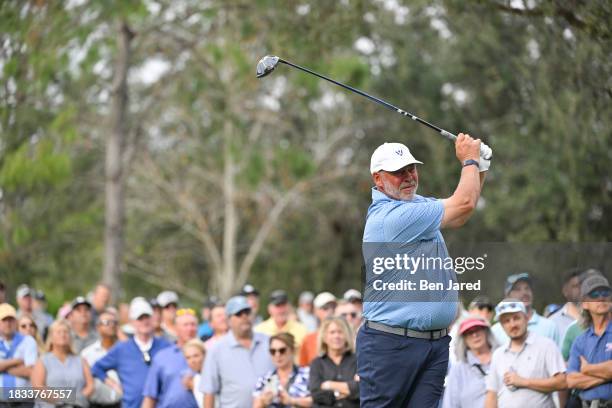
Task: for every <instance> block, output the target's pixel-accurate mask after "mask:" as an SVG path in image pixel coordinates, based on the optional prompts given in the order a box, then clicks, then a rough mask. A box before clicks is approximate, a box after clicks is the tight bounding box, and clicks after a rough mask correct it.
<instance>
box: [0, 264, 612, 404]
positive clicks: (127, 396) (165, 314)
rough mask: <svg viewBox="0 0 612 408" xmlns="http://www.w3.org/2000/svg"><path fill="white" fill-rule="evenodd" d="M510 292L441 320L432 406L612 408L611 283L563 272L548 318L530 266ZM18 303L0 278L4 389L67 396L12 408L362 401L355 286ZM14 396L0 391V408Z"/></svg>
mask: <svg viewBox="0 0 612 408" xmlns="http://www.w3.org/2000/svg"><path fill="white" fill-rule="evenodd" d="M504 290H505V291H504V293H505V298H504V299H502V300H501V301H500V302H492V301H491V300H490V298H488V297H487V296H477V297H476V298H474V299H473V300H472V301H471V302H470V303H469V304H468V306H467V308H466V309H463V308H462V309H461V313H460V315H459V316H458V317H457V319H456V321H455V323H454V324H453V326H452V327H451V328H449V329H450V330H449V332H450V335H451V337H452V340H451V344H450V355H449V365H448V373H447V377H446V382H445V392H444V395H443V398H442V400H441V401H440V406H442V407H444V408H451V407H455V408H456V407H470V408H472V407H487V408H494V407H500V408H504V407H516V406H521V407H555V406H557V407H558V406H561V407H565V406H567V407H572V408H573V407H581V408H582V407H600V408H604V407H612V402H611V400H612V331H611V328H610V321H611V300H612V289H611V288H610V285H609V282H608V280H607V279H606V278H605V277H604V276H603V275H602V274H601V273H600V272H598V271H596V270H587V271H572V272H571V273H568V274H567V276H566V277H565V279H564V285H563V296H564V297H565V300H566V303H565V304H563V305H559V306H557V307H547V308H546V310H545V312H544V313H543V315H540V314H538V313H537V311H536V310H535V309H534V307H533V303H534V302H533V300H534V293H533V281H532V277H531V276H530V275H528V274H526V273H520V274H516V275H512V276H509V277H508V278H507V279H506V282H505V287H504ZM15 300H16V301H15V305H13V304H10V303H8V302H7V298H6V288H5V286H4V285H3V284H2V283H0V387H2V388H0V389H4V390H6V389H8V388H9V387H37V388H47V387H66V388H70V389H73V390H75V396H74V398H73V399H72V400H71V401H70V402H60V401H55V400H41V401H37V402H35V403H32V402H27V401H24V402H21V403H15V402H11V405H10V406H11V407H31V406H36V407H51V406H63V407H94V408H96V407H97V408H101V407H107V408H116V407H126V408H135V407H139V408H140V407H143V408H152V407H185V408H189V407H193V408H199V407H207V408H213V407H240V408H243V407H311V406H312V407H358V406H359V389H360V378H359V376H358V373H357V359H356V355H355V341H356V340H355V339H356V333H357V331H358V330H359V328H360V326H361V325H362V323H363V318H362V303H363V299H362V295H361V293H360V292H359V291H358V290H355V289H350V290H348V291H346V292H345V293H344V295H343V296H342V297H340V298H337V297H336V296H335V295H334V294H332V293H330V292H321V293H319V294H316V295H315V294H313V293H312V292H303V293H301V294H300V295H299V297H297V299H296V300H297V302H296V307H295V308H294V306H293V305H292V304H291V302H290V297H289V295H288V293H286V292H285V291H283V290H273V291H272V292H271V293H270V295H269V296H268V297H267V298H266V299H263V300H262V299H260V293H259V291H258V290H257V289H256V288H255V287H254V286H252V285H245V286H244V287H243V288H242V290H241V292H240V293H238V294H236V296H233V297H231V298H230V299H228V300H227V302H222V301H221V300H220V299H218V298H215V297H210V298H209V299H208V300H207V301H206V302H205V303H204V305H203V307H202V309H201V310H199V311H196V310H194V309H191V308H187V307H184V305H183V302H181V299H180V298H179V296H178V295H177V294H176V293H175V292H173V291H168V290H166V291H162V292H161V293H159V295H158V296H156V297H155V298H153V299H145V298H144V297H136V298H134V299H132V300H131V302H130V303H129V304H120V305H118V306H117V307H113V306H112V305H111V303H110V302H111V293H110V290H109V288H108V287H107V286H105V285H104V284H99V285H97V286H96V287H95V288H94V289H93V290H92V292H91V293H90V294H88V295H86V296H78V297H76V298H75V299H73V300H72V301H71V302H69V303H67V304H65V305H64V306H62V307H61V308H60V309H59V311H58V313H57V316H55V317H52V316H51V315H50V314H49V313H48V312H47V311H46V300H45V295H44V293H43V292H41V291H40V290H35V289H33V288H31V287H29V286H27V285H20V286H19V287H18V288H17V289H16V292H15ZM260 301H262V303H264V302H265V309H266V311H267V316H268V318H267V319H264V318H263V317H262V316H261V314H260ZM15 306H16V307H15ZM545 315H547V316H545ZM493 323H494V324H493ZM398 364H401V362H398ZM365 385H366V384H365V383H364V386H365ZM0 394H1V393H0ZM8 404H9V401H8V398H7V395H6V393H4V394H2V395H0V407H4V406H9V405H8Z"/></svg>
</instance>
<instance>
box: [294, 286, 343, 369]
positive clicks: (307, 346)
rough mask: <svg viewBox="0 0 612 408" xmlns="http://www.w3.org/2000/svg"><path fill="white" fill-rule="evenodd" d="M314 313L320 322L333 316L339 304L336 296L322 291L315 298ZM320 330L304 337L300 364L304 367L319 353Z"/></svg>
mask: <svg viewBox="0 0 612 408" xmlns="http://www.w3.org/2000/svg"><path fill="white" fill-rule="evenodd" d="M313 305H314V314H315V316H316V318H317V320H318V322H319V323H320V322H322V321H324V320H325V319H327V318H329V317H332V316H333V315H334V312H335V310H336V306H337V305H338V301H337V300H336V297H335V296H334V295H332V294H331V293H329V292H321V293H319V294H318V295H317V297H315V298H314V301H313ZM318 339H319V332H318V331H316V332H314V333H309V334H308V335H306V337H304V342H303V343H302V347H301V348H300V352H299V356H300V358H299V361H298V362H299V364H300V366H302V367H305V366H308V365H310V363H311V362H312V360H314V359H315V358H316V357H317V356H318V355H319V345H318Z"/></svg>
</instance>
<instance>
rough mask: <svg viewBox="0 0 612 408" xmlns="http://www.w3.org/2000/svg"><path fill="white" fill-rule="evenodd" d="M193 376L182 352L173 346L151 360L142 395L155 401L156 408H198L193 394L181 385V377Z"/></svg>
mask: <svg viewBox="0 0 612 408" xmlns="http://www.w3.org/2000/svg"><path fill="white" fill-rule="evenodd" d="M193 374H194V373H193V372H192V371H191V369H190V368H189V366H188V365H187V360H185V357H184V356H183V352H182V351H181V349H180V348H179V347H178V346H177V345H176V344H173V345H172V346H170V347H166V348H165V349H163V350H161V351H160V352H159V353H157V354H156V355H155V357H154V358H153V362H152V364H151V368H149V372H148V374H147V380H146V382H145V385H144V390H143V392H142V395H143V396H144V397H151V398H153V399H155V400H156V402H157V404H156V405H155V406H156V407H158V408H172V407H182V408H198V403H197V402H196V400H195V397H194V396H193V393H192V392H191V390H188V389H187V388H185V386H184V385H183V377H185V376H192V375H193Z"/></svg>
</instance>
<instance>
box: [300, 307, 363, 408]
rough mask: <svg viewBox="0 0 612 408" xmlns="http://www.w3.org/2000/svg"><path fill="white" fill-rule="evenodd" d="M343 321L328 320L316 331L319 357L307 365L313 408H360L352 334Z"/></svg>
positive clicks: (336, 318) (334, 318)
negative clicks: (308, 366)
mask: <svg viewBox="0 0 612 408" xmlns="http://www.w3.org/2000/svg"><path fill="white" fill-rule="evenodd" d="M351 331H352V330H351V328H350V326H349V324H348V323H347V322H346V320H344V319H342V318H340V317H330V318H328V319H326V320H324V321H323V323H322V324H321V328H320V329H319V350H320V351H321V356H320V357H317V358H315V359H314V360H313V361H312V363H311V364H310V378H309V383H308V389H309V390H310V393H311V394H312V400H313V407H315V408H321V407H345V408H357V407H359V377H358V376H357V357H356V356H355V343H354V342H353V341H351V339H352V338H353V334H352V333H351Z"/></svg>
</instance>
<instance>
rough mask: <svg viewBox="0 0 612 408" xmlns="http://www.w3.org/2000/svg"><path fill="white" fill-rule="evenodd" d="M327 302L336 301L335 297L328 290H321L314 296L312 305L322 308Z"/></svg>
mask: <svg viewBox="0 0 612 408" xmlns="http://www.w3.org/2000/svg"><path fill="white" fill-rule="evenodd" d="M328 303H337V300H336V297H335V296H334V295H332V294H331V293H329V292H322V293H319V294H318V295H317V297H316V298H314V302H313V304H314V307H316V308H317V309H322V308H323V306H325V305H326V304H328Z"/></svg>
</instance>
